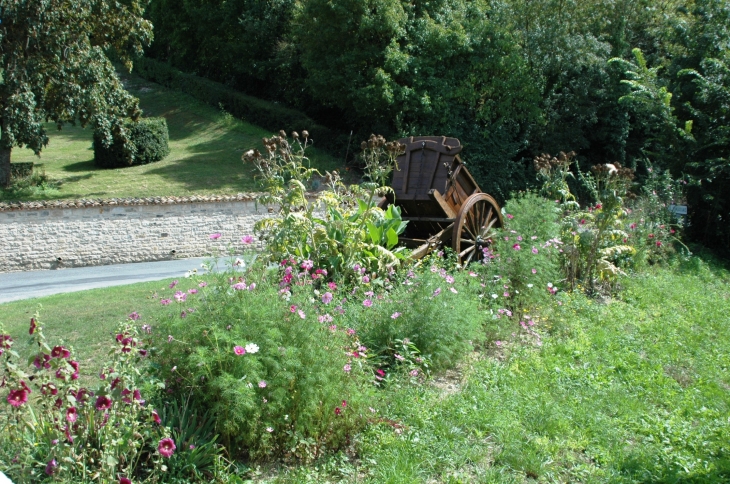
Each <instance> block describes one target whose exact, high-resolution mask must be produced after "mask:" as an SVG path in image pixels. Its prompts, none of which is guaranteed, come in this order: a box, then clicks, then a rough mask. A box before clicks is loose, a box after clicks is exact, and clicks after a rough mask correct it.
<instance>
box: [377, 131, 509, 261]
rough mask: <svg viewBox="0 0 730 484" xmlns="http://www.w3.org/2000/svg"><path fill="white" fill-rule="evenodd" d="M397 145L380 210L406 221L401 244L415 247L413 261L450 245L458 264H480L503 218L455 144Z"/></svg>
mask: <svg viewBox="0 0 730 484" xmlns="http://www.w3.org/2000/svg"><path fill="white" fill-rule="evenodd" d="M398 142H399V143H401V144H403V145H405V151H404V152H403V153H402V154H401V155H400V156H399V157H398V169H397V170H396V171H394V173H393V184H392V188H393V191H394V194H389V195H388V196H387V197H385V198H384V199H383V200H381V202H380V207H381V208H386V207H387V206H388V205H390V204H394V205H396V206H397V207H399V208H400V210H401V216H402V218H403V220H407V221H408V226H407V227H406V231H405V232H404V233H403V234H401V237H400V238H399V243H401V244H402V245H405V246H406V247H411V248H413V249H414V250H413V252H412V257H413V258H416V259H418V258H421V257H424V256H425V255H426V254H428V253H429V252H431V251H432V250H435V249H438V248H440V247H443V246H444V245H445V244H449V243H450V244H451V247H452V248H453V249H454V252H455V253H456V254H457V257H458V260H459V263H461V264H468V263H470V262H474V261H480V260H482V259H483V258H484V257H485V250H484V249H486V248H488V247H489V245H490V244H491V243H492V240H493V237H494V234H495V229H497V228H499V227H501V226H502V224H503V219H502V213H501V212H500V208H499V205H497V202H496V201H495V200H494V198H492V197H491V196H489V195H487V194H486V193H482V191H481V189H480V188H479V185H477V183H476V182H475V181H474V178H473V177H472V176H471V174H470V173H469V171H468V170H467V169H466V166H465V164H464V163H463V162H462V161H461V158H460V157H459V153H460V152H461V149H462V146H461V143H460V142H459V140H458V139H456V138H447V137H445V136H412V137H410V138H404V139H401V140H398Z"/></svg>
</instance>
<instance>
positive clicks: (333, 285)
mask: <svg viewBox="0 0 730 484" xmlns="http://www.w3.org/2000/svg"><path fill="white" fill-rule="evenodd" d="M327 287H329V288H330V291H334V290H336V289H337V284H335V283H334V282H328V283H327Z"/></svg>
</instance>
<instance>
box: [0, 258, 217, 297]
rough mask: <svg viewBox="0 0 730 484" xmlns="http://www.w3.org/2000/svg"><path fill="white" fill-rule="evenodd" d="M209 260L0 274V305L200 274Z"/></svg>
mask: <svg viewBox="0 0 730 484" xmlns="http://www.w3.org/2000/svg"><path fill="white" fill-rule="evenodd" d="M210 260H211V259H210V258H202V257H201V258H195V259H180V260H171V261H161V262H139V263H135V264H117V265H109V266H94V267H76V268H71V269H58V270H48V271H30V272H10V273H6V274H0V304H1V303H6V302H10V301H17V300H20V299H30V298H33V297H41V296H50V295H52V294H60V293H65V292H75V291H85V290H87V289H96V288H99V287H110V286H121V285H124V284H134V283H136V282H146V281H159V280H161V279H167V278H170V277H183V276H184V275H185V273H186V272H187V271H189V270H191V269H198V270H199V271H200V270H201V269H200V264H202V263H204V262H207V261H210ZM227 261H228V258H221V259H219V260H218V266H219V267H220V268H221V269H223V268H226V267H227Z"/></svg>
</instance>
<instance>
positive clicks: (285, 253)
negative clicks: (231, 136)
mask: <svg viewBox="0 0 730 484" xmlns="http://www.w3.org/2000/svg"><path fill="white" fill-rule="evenodd" d="M263 143H264V148H265V149H264V151H265V152H264V153H263V154H262V153H261V152H260V151H259V150H255V149H252V150H249V151H247V152H246V153H244V155H243V157H242V159H243V161H244V162H246V163H252V164H253V165H254V167H255V169H256V172H257V178H258V181H259V183H260V186H261V187H262V189H263V190H264V191H265V194H264V195H263V196H261V197H260V198H259V199H258V201H259V202H260V203H262V204H265V205H267V206H268V207H271V208H272V209H273V211H274V213H275V214H276V215H275V216H272V217H268V218H265V219H263V220H261V221H259V222H257V224H256V225H255V231H256V232H257V234H258V235H259V236H260V237H261V238H262V239H263V240H265V241H266V242H267V243H268V249H269V253H270V256H271V258H272V260H273V261H277V262H278V261H280V260H284V259H287V258H290V257H293V258H295V259H297V260H311V261H314V263H315V265H317V266H318V267H323V268H326V269H327V270H328V271H329V273H330V276H331V277H333V278H340V277H347V276H348V274H350V273H351V272H352V267H353V266H354V265H355V264H360V265H361V266H364V267H368V269H370V270H372V271H389V270H391V269H392V268H394V267H395V266H397V265H399V264H400V261H401V260H402V259H403V258H404V255H403V254H402V251H401V249H396V245H397V243H398V236H399V235H400V234H402V233H403V231H404V230H405V227H406V222H404V221H403V220H402V219H401V214H400V209H399V208H398V207H395V206H390V207H388V208H387V210H383V209H382V208H380V207H378V203H379V202H380V200H381V199H382V197H383V196H384V195H386V194H388V193H391V194H392V193H393V190H392V188H390V187H388V186H387V185H386V183H387V180H388V179H389V176H390V174H391V173H392V171H393V170H395V169H398V167H397V163H396V158H397V156H398V154H399V153H401V151H402V149H403V148H402V145H400V144H398V143H396V142H387V141H386V140H385V139H384V138H383V137H382V136H375V135H372V136H371V137H370V139H368V141H364V142H363V144H362V148H363V153H362V155H361V157H362V161H363V165H364V181H363V182H362V184H360V185H352V186H346V185H345V184H344V183H343V182H342V179H341V177H340V175H339V173H338V172H337V171H336V170H335V171H332V172H325V174H324V175H322V174H321V173H320V172H319V171H317V170H316V169H314V168H311V167H310V166H309V159H308V158H307V156H306V154H305V151H306V149H307V148H308V146H309V145H310V144H311V140H310V139H309V134H308V133H307V131H303V132H302V135H301V136H300V135H299V133H297V132H292V133H291V137H288V136H287V134H286V132H284V131H283V130H282V131H280V132H279V134H278V135H277V136H273V137H271V138H264V139H263ZM314 177H322V179H323V182H324V185H325V186H326V188H325V189H324V190H323V191H321V192H319V193H317V194H310V193H307V184H308V183H310V181H311V180H312V179H313V178H314Z"/></svg>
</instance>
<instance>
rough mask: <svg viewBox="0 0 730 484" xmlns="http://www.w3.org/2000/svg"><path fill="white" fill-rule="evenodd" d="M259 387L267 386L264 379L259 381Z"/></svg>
mask: <svg viewBox="0 0 730 484" xmlns="http://www.w3.org/2000/svg"><path fill="white" fill-rule="evenodd" d="M259 388H266V382H265V381H264V380H261V381H260V382H259Z"/></svg>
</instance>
